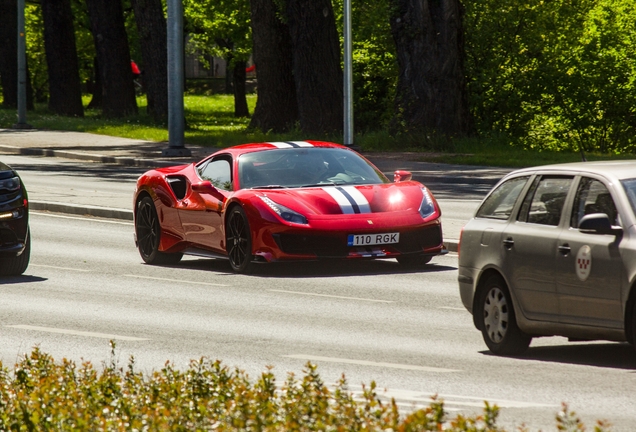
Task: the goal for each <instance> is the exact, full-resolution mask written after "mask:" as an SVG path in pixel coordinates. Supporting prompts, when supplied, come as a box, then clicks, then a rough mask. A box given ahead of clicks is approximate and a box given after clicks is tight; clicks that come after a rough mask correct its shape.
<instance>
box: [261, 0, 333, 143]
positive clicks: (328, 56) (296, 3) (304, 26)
mask: <svg viewBox="0 0 636 432" xmlns="http://www.w3.org/2000/svg"><path fill="white" fill-rule="evenodd" d="M287 17H288V22H289V31H290V34H291V40H292V52H293V59H294V79H295V82H296V94H297V100H298V112H299V117H300V127H301V129H302V130H303V132H305V133H309V134H312V133H318V134H322V133H329V132H335V131H342V125H343V100H342V91H343V90H342V84H343V82H342V69H341V67H340V40H339V38H338V32H337V30H336V21H335V18H334V14H333V8H332V6H331V0H287ZM257 67H258V65H257ZM257 70H258V69H257Z"/></svg>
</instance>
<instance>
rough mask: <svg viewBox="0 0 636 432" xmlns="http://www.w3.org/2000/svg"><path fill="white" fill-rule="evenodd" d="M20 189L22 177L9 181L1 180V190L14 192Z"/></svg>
mask: <svg viewBox="0 0 636 432" xmlns="http://www.w3.org/2000/svg"><path fill="white" fill-rule="evenodd" d="M18 189H20V177H17V176H16V177H11V178H8V179H4V180H0V190H8V191H9V192H14V191H17V190H18Z"/></svg>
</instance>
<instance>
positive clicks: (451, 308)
mask: <svg viewBox="0 0 636 432" xmlns="http://www.w3.org/2000/svg"><path fill="white" fill-rule="evenodd" d="M439 309H448V310H457V311H465V310H466V308H460V307H451V306H440V307H439Z"/></svg>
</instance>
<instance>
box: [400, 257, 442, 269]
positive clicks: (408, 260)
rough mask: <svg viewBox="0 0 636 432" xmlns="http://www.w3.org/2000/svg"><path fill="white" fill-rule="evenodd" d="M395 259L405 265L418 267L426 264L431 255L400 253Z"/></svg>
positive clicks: (429, 260)
mask: <svg viewBox="0 0 636 432" xmlns="http://www.w3.org/2000/svg"><path fill="white" fill-rule="evenodd" d="M396 259H397V262H399V263H400V264H401V265H403V266H405V267H418V266H424V265H426V264H428V263H429V262H431V259H433V257H430V256H425V255H400V256H399V257H397V258H396Z"/></svg>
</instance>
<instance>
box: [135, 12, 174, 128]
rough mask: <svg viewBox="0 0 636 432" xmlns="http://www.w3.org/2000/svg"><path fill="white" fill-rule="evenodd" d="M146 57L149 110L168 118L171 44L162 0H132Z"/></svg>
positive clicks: (156, 116) (144, 74) (158, 117)
mask: <svg viewBox="0 0 636 432" xmlns="http://www.w3.org/2000/svg"><path fill="white" fill-rule="evenodd" d="M132 6H133V9H134V11H135V21H136V22H137V31H138V32H139V38H140V45H141V55H142V60H143V70H142V77H141V79H142V80H143V84H144V89H145V90H146V97H147V99H148V114H150V115H151V116H152V118H153V119H154V120H155V121H156V122H160V123H161V122H165V121H166V120H167V118H168V60H167V59H168V54H167V53H168V48H167V29H166V19H165V17H164V15H163V7H162V5H161V0H132Z"/></svg>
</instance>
